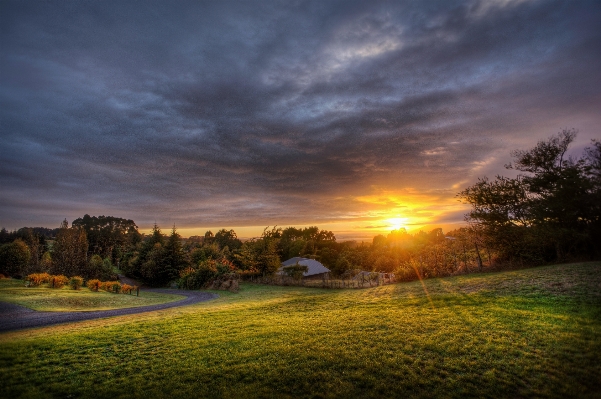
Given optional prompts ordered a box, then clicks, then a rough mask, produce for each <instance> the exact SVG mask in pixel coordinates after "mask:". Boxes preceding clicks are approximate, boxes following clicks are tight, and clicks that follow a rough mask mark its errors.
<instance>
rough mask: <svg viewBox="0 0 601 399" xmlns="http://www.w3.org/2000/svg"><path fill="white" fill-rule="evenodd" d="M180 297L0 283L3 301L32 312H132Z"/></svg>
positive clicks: (0, 294) (18, 282) (5, 281)
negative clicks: (124, 309) (129, 309)
mask: <svg viewBox="0 0 601 399" xmlns="http://www.w3.org/2000/svg"><path fill="white" fill-rule="evenodd" d="M183 298H184V297H183V296H181V295H172V294H162V293H161V294H158V293H154V292H145V291H140V295H139V296H136V295H135V294H134V295H126V294H113V293H110V292H105V291H98V292H93V291H90V290H89V289H88V288H85V287H84V288H81V289H80V290H72V289H70V288H68V287H63V288H59V289H52V288H47V287H45V286H41V287H25V282H24V281H22V280H12V279H2V280H0V301H4V302H11V303H16V304H18V305H21V306H25V307H28V308H30V309H33V310H39V311H47V312H73V311H94V310H109V309H121V308H132V307H139V306H147V305H157V304H159V303H166V302H172V301H177V300H180V299H183Z"/></svg>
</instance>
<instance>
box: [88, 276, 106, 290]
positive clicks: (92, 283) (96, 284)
mask: <svg viewBox="0 0 601 399" xmlns="http://www.w3.org/2000/svg"><path fill="white" fill-rule="evenodd" d="M86 286H87V287H88V288H89V289H90V291H95V292H98V290H99V289H100V287H101V286H102V281H100V280H98V279H92V280H88V283H87V284H86Z"/></svg>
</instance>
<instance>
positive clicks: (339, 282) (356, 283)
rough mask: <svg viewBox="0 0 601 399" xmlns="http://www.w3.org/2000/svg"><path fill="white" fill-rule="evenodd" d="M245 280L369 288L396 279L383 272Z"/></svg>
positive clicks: (260, 277) (393, 281)
mask: <svg viewBox="0 0 601 399" xmlns="http://www.w3.org/2000/svg"><path fill="white" fill-rule="evenodd" d="M247 281H250V282H253V283H257V284H267V285H281V286H295V287H311V288H331V289H345V288H370V287H378V286H381V285H387V284H392V283H395V282H396V280H395V278H394V275H392V274H385V273H370V274H369V275H367V274H363V275H360V276H356V277H354V278H349V279H331V278H321V279H310V278H301V279H295V278H292V277H289V276H280V275H274V276H252V277H250V278H249V279H247Z"/></svg>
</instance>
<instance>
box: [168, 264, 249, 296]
mask: <svg viewBox="0 0 601 399" xmlns="http://www.w3.org/2000/svg"><path fill="white" fill-rule="evenodd" d="M235 272H236V267H235V266H234V264H233V263H232V262H230V261H229V260H227V259H225V258H222V259H219V260H214V259H208V260H205V261H202V262H200V263H199V264H198V265H197V266H195V267H189V268H186V269H185V270H183V271H182V272H181V273H180V279H179V280H178V287H179V288H183V289H187V290H197V289H200V288H206V287H208V285H209V284H210V283H211V282H213V281H214V280H216V279H220V278H222V277H223V278H233V277H235V278H237V276H235Z"/></svg>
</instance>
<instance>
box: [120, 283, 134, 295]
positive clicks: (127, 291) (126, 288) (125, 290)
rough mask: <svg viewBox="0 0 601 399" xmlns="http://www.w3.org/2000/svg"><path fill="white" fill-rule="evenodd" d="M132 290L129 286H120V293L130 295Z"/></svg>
mask: <svg viewBox="0 0 601 399" xmlns="http://www.w3.org/2000/svg"><path fill="white" fill-rule="evenodd" d="M133 289H134V287H132V286H131V285H129V284H123V285H122V286H121V292H122V293H124V294H131V291H132V290H133Z"/></svg>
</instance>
